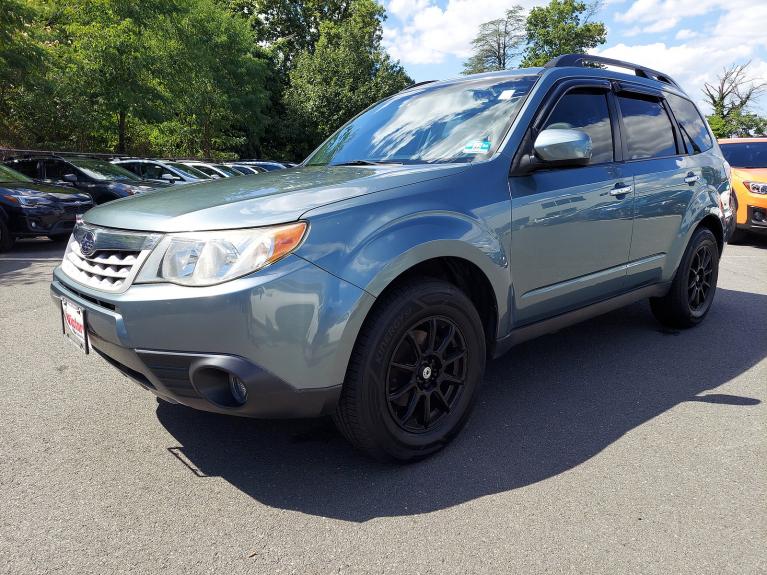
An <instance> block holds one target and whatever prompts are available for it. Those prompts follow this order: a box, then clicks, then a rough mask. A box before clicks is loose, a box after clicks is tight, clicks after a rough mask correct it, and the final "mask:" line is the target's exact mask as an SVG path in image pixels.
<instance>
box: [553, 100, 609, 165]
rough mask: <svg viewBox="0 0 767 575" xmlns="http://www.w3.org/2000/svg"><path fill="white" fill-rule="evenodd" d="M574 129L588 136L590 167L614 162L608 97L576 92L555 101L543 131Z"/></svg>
mask: <svg viewBox="0 0 767 575" xmlns="http://www.w3.org/2000/svg"><path fill="white" fill-rule="evenodd" d="M546 128H575V129H577V130H583V131H584V132H586V133H587V134H588V135H589V136H590V137H591V146H592V152H591V162H589V163H591V164H603V163H606V162H612V161H613V131H612V127H611V124H610V112H609V108H608V107H607V95H606V94H605V93H604V92H595V91H593V90H592V91H587V90H576V91H572V92H568V93H567V94H565V95H564V96H562V98H561V99H560V100H559V102H557V105H556V106H555V107H554V109H553V110H552V112H551V114H550V115H549V117H548V119H547V120H546V124H544V126H543V129H544V130H545V129H546Z"/></svg>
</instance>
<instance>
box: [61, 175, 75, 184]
mask: <svg viewBox="0 0 767 575" xmlns="http://www.w3.org/2000/svg"><path fill="white" fill-rule="evenodd" d="M61 179H62V180H64V181H65V182H69V183H70V184H76V183H77V176H76V175H75V174H64V176H63V177H62V178H61Z"/></svg>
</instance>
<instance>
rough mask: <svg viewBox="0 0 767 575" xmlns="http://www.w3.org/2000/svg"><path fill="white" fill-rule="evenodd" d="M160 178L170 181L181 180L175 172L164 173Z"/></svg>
mask: <svg viewBox="0 0 767 575" xmlns="http://www.w3.org/2000/svg"><path fill="white" fill-rule="evenodd" d="M160 179H163V180H167V181H169V182H175V181H177V180H180V179H181V178H178V177H176V176H174V175H173V174H163V175H162V176H160Z"/></svg>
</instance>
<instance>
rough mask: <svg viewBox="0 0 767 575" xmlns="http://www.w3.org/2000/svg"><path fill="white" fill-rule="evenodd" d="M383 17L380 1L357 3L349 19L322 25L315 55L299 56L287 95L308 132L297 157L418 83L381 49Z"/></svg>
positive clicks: (298, 124) (301, 130)
mask: <svg viewBox="0 0 767 575" xmlns="http://www.w3.org/2000/svg"><path fill="white" fill-rule="evenodd" d="M383 17H384V10H383V8H382V7H381V6H380V5H379V4H378V3H376V2H375V1H374V0H353V1H352V3H351V6H350V11H349V16H348V18H346V19H345V20H343V21H341V22H339V23H336V22H331V21H324V22H321V23H320V35H319V39H318V40H317V43H316V45H315V47H314V51H313V52H311V51H309V50H304V51H303V52H301V53H300V54H299V55H298V56H297V57H296V60H295V67H294V68H293V69H292V70H291V72H290V76H289V77H290V87H289V88H288V90H287V91H286V94H285V104H286V108H287V110H288V114H289V115H290V117H291V120H292V125H293V130H295V132H296V134H303V138H301V139H299V140H298V142H297V146H296V148H295V150H292V151H291V152H292V153H293V154H294V155H296V156H299V155H304V154H306V153H307V152H309V151H311V149H312V148H314V147H315V145H316V144H318V143H319V142H320V141H322V140H323V139H324V138H326V137H327V136H329V135H330V134H331V133H332V132H333V131H335V130H336V129H337V128H338V127H339V126H340V125H341V124H343V123H344V122H346V121H347V120H348V119H350V118H351V117H352V116H354V115H355V114H357V113H358V112H360V111H362V110H363V109H365V108H366V107H368V106H369V105H371V104H373V103H374V102H376V101H377V100H380V99H381V98H384V97H386V96H389V95H391V94H393V93H396V92H398V91H400V90H402V89H403V88H405V87H406V86H408V85H409V84H411V83H412V80H411V79H410V78H409V77H408V76H407V74H406V73H405V71H404V70H403V69H402V66H400V65H399V63H396V62H392V61H391V59H390V58H389V56H388V54H387V53H386V51H385V50H384V49H383V48H382V47H381V35H382V28H381V22H382V20H383Z"/></svg>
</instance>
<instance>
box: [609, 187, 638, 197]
mask: <svg viewBox="0 0 767 575" xmlns="http://www.w3.org/2000/svg"><path fill="white" fill-rule="evenodd" d="M633 191H634V186H618V187H616V188H613V189H612V190H610V195H611V196H625V195H626V194H630V193H631V192H633Z"/></svg>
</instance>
